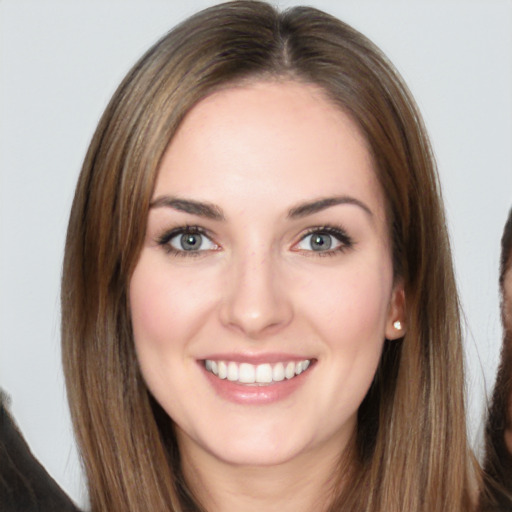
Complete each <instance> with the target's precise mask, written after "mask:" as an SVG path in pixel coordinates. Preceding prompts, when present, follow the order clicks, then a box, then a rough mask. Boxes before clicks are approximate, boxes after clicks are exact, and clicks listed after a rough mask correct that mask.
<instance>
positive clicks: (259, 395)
mask: <svg viewBox="0 0 512 512" xmlns="http://www.w3.org/2000/svg"><path fill="white" fill-rule="evenodd" d="M200 365H201V368H202V370H203V373H204V375H205V377H206V378H207V379H208V381H209V382H210V384H211V385H212V387H213V389H214V390H215V392H216V393H217V394H218V395H219V396H220V397H221V398H224V399H225V400H228V401H230V402H233V403H236V404H244V405H265V404H272V403H275V402H279V401H281V400H284V399H286V398H288V397H289V396H290V395H292V394H293V393H294V392H295V391H297V389H298V388H300V386H302V384H303V383H304V382H305V381H306V380H307V379H308V377H309V374H310V372H311V370H312V367H313V366H314V365H313V364H311V365H310V366H309V368H308V369H307V370H306V371H304V372H302V373H301V374H300V375H296V376H295V377H293V378H292V379H285V380H282V381H280V382H275V383H273V384H267V385H263V386H261V385H260V386H258V385H247V384H239V383H238V382H233V381H230V380H228V379H219V378H218V377H216V376H215V375H213V373H211V372H209V371H207V370H206V368H205V367H204V363H202V362H201V363H200Z"/></svg>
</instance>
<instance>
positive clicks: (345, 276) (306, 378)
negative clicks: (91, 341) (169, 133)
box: [130, 82, 403, 465]
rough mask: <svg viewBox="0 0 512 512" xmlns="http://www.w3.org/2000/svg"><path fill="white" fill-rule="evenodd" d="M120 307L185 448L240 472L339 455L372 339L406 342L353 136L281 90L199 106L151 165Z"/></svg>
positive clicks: (379, 207) (256, 90)
mask: <svg viewBox="0 0 512 512" xmlns="http://www.w3.org/2000/svg"><path fill="white" fill-rule="evenodd" d="M130 306H131V313H132V321H133V330H134V336H135V346H136V351H137V356H138V360H139V362H140V367H141V370H142V374H143V376H144V379H145V381H146V383H147V386H148V388H149V390H150V391H151V393H152V394H153V396H154V397H155V398H156V400H157V401H158V402H159V403H160V405H161V406H162V407H163V409H164V410H165V411H166V412H167V413H168V414H169V416H170V417H171V418H172V419H173V420H174V422H175V424H176V426H177V429H176V430H177V436H178V442H179V444H180V449H181V451H182V452H185V453H190V454H192V453H193V454H194V456H196V457H209V458H211V457H213V458H214V459H220V460H222V461H224V462H228V463H232V464H249V465H267V464H279V463H282V462H285V461H289V460H292V459H294V458H295V457H299V456H300V455H308V457H311V456H314V455H315V454H320V453H324V454H325V453H329V454H339V453H340V450H341V449H342V448H343V446H345V444H346V442H347V440H348V438H349V437H350V435H351V434H352V432H353V431H354V428H355V426H356V414H357V409H358V407H359V405H360V403H361V401H362V400H363V398H364V396H365V394H366V392H367V390H368V388H369V386H370V383H371V382H372V379H373V376H374V374H375V370H376V368H377V365H378V362H379V358H380V355H381V350H382V346H383V343H384V338H386V337H387V338H389V339H394V338H397V337H399V336H401V335H402V334H403V333H401V332H399V331H398V330H397V329H395V328H394V327H393V322H394V321H395V320H397V319H401V320H403V318H402V306H403V292H402V289H401V287H400V286H398V285H395V283H394V280H393V269H392V263H391V247H390V240H389V236H388V226H387V223H386V217H385V201H384V197H383V193H382V191H381V188H380V186H379V183H378V181H377V178H376V175H375V172H374V170H373V168H372V160H371V158H370V155H369V152H368V150H367V148H366V146H365V141H364V140H363V138H362V136H361V135H360V133H359V131H358V129H357V128H356V125H355V124H354V123H353V122H352V121H351V120H350V118H349V117H348V116H347V115H345V114H344V113H342V112H341V111H340V110H339V109H337V108H335V107H333V105H332V104H331V103H329V102H328V101H327V100H326V99H325V98H324V96H323V95H322V93H321V92H320V91H319V90H318V89H317V88H315V87H313V86H310V85H304V84H298V83H295V82H256V83H253V84H250V85H244V86H239V87H233V88H230V89H226V90H223V91H221V92H217V93H215V94H213V95H211V96H210V97H208V98H207V99H205V100H203V101H202V102H200V103H199V104H198V105H197V106H196V107H195V108H194V109H193V110H192V111H191V112H190V113H189V114H188V116H187V117H186V119H185V120H184V122H183V123H182V125H181V127H180V129H179V131H178V133H177V134H176V136H175V137H174V138H173V140H172V142H171V144H170V145H169V147H168V149H167V151H166V154H165V156H164V159H163V161H162V164H161V168H160V170H159V174H158V179H157V182H156V187H155V191H154V196H153V201H152V206H151V208H150V212H149V218H148V225H147V233H146V239H145V244H144V247H143V249H142V252H141V254H140V259H139V261H138V263H137V266H136V268H135V271H134V274H133V276H132V279H131V283H130Z"/></svg>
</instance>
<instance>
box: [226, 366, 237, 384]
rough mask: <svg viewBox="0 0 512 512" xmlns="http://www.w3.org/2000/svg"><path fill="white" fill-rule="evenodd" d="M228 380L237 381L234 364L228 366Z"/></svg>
mask: <svg viewBox="0 0 512 512" xmlns="http://www.w3.org/2000/svg"><path fill="white" fill-rule="evenodd" d="M228 380H232V381H235V380H238V365H237V364H236V363H233V362H231V363H229V364H228Z"/></svg>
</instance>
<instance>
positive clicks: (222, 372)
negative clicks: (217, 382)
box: [217, 361, 228, 379]
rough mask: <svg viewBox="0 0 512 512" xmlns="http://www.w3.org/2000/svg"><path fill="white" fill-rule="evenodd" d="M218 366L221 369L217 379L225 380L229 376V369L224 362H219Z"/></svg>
mask: <svg viewBox="0 0 512 512" xmlns="http://www.w3.org/2000/svg"><path fill="white" fill-rule="evenodd" d="M217 366H218V368H219V373H218V374H217V377H219V379H225V378H226V377H227V376H228V367H227V366H226V363H225V362H224V361H219V362H218V363H217Z"/></svg>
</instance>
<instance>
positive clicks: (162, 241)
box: [156, 225, 355, 258]
mask: <svg viewBox="0 0 512 512" xmlns="http://www.w3.org/2000/svg"><path fill="white" fill-rule="evenodd" d="M184 234H190V235H201V236H203V237H206V238H208V239H209V240H212V237H211V235H210V234H209V233H208V232H207V231H206V230H205V229H203V228H201V227H199V226H189V225H186V226H181V227H179V228H174V229H171V230H169V231H166V232H165V233H163V234H162V235H160V236H159V237H158V238H157V240H156V241H157V243H158V245H160V246H162V247H163V248H164V249H165V251H166V252H167V254H171V255H173V256H177V257H193V258H194V257H198V256H202V255H204V253H205V252H208V250H199V251H185V250H179V249H176V248H175V247H173V246H172V245H171V244H170V241H171V240H172V239H173V238H175V237H177V236H179V235H184ZM314 234H317V235H329V236H331V237H333V238H334V239H336V240H337V241H338V242H339V243H340V245H339V247H336V248H334V249H327V250H325V251H314V250H306V249H295V251H296V252H302V253H303V254H305V255H307V256H308V257H314V256H320V257H325V256H335V255H336V254H339V253H343V252H345V251H347V250H350V249H352V248H353V247H354V245H355V243H354V241H353V239H352V238H351V237H350V236H349V235H348V234H347V232H346V231H345V229H343V228H342V227H341V226H333V225H324V226H316V227H312V228H309V229H308V230H307V231H306V232H305V233H304V234H303V235H302V236H301V237H300V240H299V241H298V242H296V243H295V244H294V247H295V246H297V245H298V244H300V243H301V242H303V241H304V240H305V239H306V238H307V237H308V236H311V235H314ZM212 243H213V244H215V242H213V241H212ZM215 245H217V244H215Z"/></svg>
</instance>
